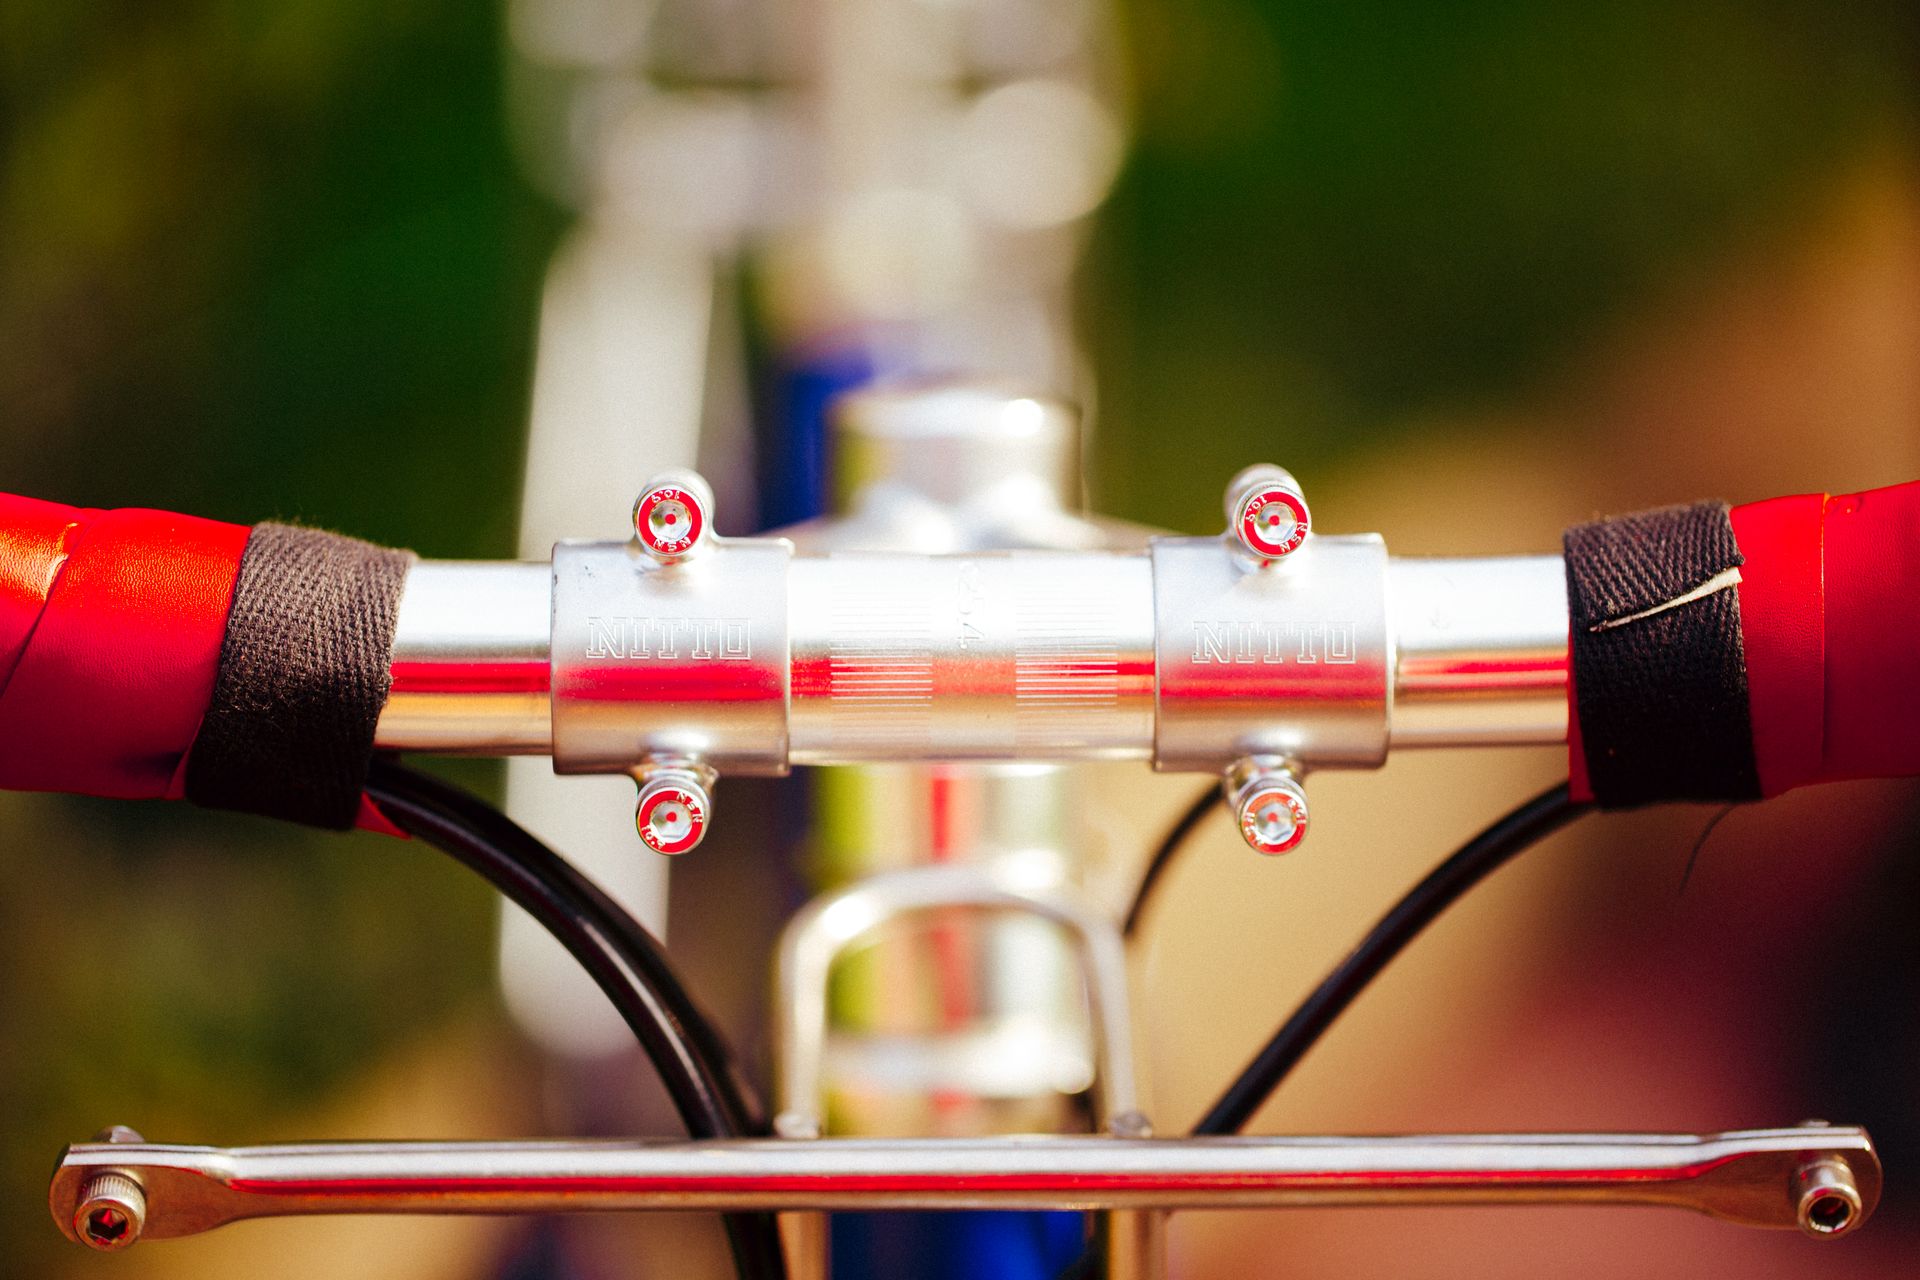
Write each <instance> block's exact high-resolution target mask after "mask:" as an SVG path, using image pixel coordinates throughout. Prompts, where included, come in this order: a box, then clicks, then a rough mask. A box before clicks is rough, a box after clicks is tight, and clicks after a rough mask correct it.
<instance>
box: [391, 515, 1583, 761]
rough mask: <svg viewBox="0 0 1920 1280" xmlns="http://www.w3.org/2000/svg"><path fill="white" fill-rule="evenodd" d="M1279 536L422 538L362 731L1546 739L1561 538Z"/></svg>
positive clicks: (844, 757) (407, 740)
mask: <svg viewBox="0 0 1920 1280" xmlns="http://www.w3.org/2000/svg"><path fill="white" fill-rule="evenodd" d="M736 557H738V559H739V560H740V561H741V562H743V563H739V564H736V563H735V561H736ZM1300 559H1301V563H1300V564H1299V565H1295V566H1289V576H1288V577H1287V578H1285V579H1275V580H1272V581H1268V580H1265V579H1262V578H1259V577H1256V576H1253V575H1252V574H1251V573H1250V572H1249V571H1247V570H1245V569H1243V568H1242V567H1241V566H1239V565H1238V564H1237V563H1236V557H1235V555H1234V553H1233V552H1232V550H1231V549H1229V548H1228V547H1227V546H1226V545H1224V544H1223V543H1222V542H1221V541H1220V540H1219V539H1187V538H1171V539H1164V540H1156V543H1155V546H1154V548H1153V550H1151V551H1143V552H1139V553H1120V552H1003V553H996V554H989V555H966V556H915V555H891V554H889V555H881V554H835V555H824V556H810V555H790V554H789V553H788V551H787V550H786V548H785V547H783V546H781V545H779V544H778V543H775V542H773V541H771V540H765V539H753V540H747V541H742V542H732V541H728V542H725V543H724V544H722V545H721V546H718V547H716V548H714V550H713V554H712V559H711V561H710V562H709V563H707V564H688V565H686V566H676V567H673V568H671V569H669V570H667V571H666V572H664V573H663V572H659V571H656V570H655V569H654V568H653V566H651V565H650V564H649V563H648V562H646V561H645V560H644V559H642V558H640V557H639V556H637V555H636V554H635V553H633V552H632V551H631V550H630V549H629V548H627V547H625V546H624V545H619V544H612V545H601V546H566V545H563V546H562V548H561V549H560V552H559V554H558V555H557V556H556V561H555V564H554V565H553V566H551V567H550V566H548V565H546V564H542V563H537V562H528V563H467V562H437V561H423V562H421V563H420V564H419V565H417V566H415V568H414V570H413V572H412V574H411V576H410V577H409V578H408V581H407V586H406V591H405V594H404V595H403V596H402V598H401V602H400V610H399V618H398V625H397V629H396V632H395V637H394V649H393V662H392V677H393V691H392V694H391V696H390V697H389V699H388V701H387V705H386V708H385V710H384V711H383V712H382V713H381V716H380V726H379V743H380V745H381V746H382V747H386V748H391V749H394V750H401V751H433V752H450V753H465V754H483V755H545V754H553V755H555V756H556V759H557V760H559V761H560V762H561V767H562V768H566V769H573V770H583V769H594V768H610V769H624V768H626V767H630V766H631V765H632V764H633V763H634V756H633V754H632V746H631V744H632V743H649V742H650V743H651V746H652V749H654V750H657V751H661V752H664V753H670V754H672V753H678V754H684V755H688V756H693V757H697V758H706V759H711V760H713V761H714V763H715V764H716V765H718V766H719V767H721V768H722V769H723V770H724V769H726V768H728V767H729V766H731V767H734V768H741V767H745V768H746V769H749V770H751V771H756V772H767V771H776V770H782V769H784V768H785V767H786V766H787V765H789V764H808V765H812V764H849V763H863V762H888V761H904V760H956V759H964V760H1010V759H1019V760H1087V759H1140V760H1157V761H1158V762H1160V763H1161V764H1162V765H1163V766H1165V767H1175V768H1207V769H1216V768H1221V767H1224V766H1225V765H1226V764H1227V763H1228V762H1230V761H1231V760H1233V759H1235V758H1236V757H1238V756H1242V755H1252V754H1274V755H1285V756H1289V757H1292V758H1298V759H1301V760H1303V761H1304V762H1307V763H1310V764H1314V765H1331V764H1362V765H1364V764H1377V763H1378V762H1379V760H1380V758H1381V756H1382V755H1383V754H1384V752H1385V751H1386V749H1387V748H1388V747H1394V748H1400V747H1423V746H1425V747H1431V746H1462V745H1510V744H1520V743H1550V742H1560V741H1564V740H1565V738H1566V732H1567V701H1566V670H1567V661H1566V659H1567V645H1566V635H1567V613H1566V588H1565V583H1564V577H1563V570H1562V564H1561V560H1560V558H1559V557H1558V556H1524V557H1490V558H1483V559H1411V560H1409V559H1389V558H1388V557H1387V556H1386V555H1385V554H1384V553H1383V552H1382V551H1381V550H1380V549H1379V545H1378V543H1377V542H1376V541H1375V540H1373V539H1331V538H1321V537H1315V538H1314V539H1312V540H1310V542H1309V545H1308V546H1307V547H1306V548H1305V549H1303V551H1302V552H1301V553H1300ZM1349 569H1351V570H1352V572H1344V571H1346V570H1349ZM696 575H699V576H698V577H696ZM583 582H584V583H589V584H591V586H590V588H589V589H590V590H592V591H593V592H595V593H597V594H594V595H591V596H583V595H582V594H581V592H582V583H583ZM563 610H564V612H562V611H563ZM555 636H558V637H559V640H558V643H557V644H556V643H555V641H554V639H553V637H555ZM623 671H634V672H637V673H640V675H642V676H643V677H644V678H643V679H638V680H624V679H622V672H623ZM743 703H744V704H746V706H747V707H750V708H752V710H747V711H742V710H740V709H739V708H740V707H741V705H742V704H743ZM557 704H558V705H557ZM583 707H584V709H583ZM1282 708H1285V709H1286V710H1284V711H1283V710H1281V709H1282ZM576 717H585V718H586V719H587V720H588V726H587V728H586V730H585V732H581V731H579V730H578V729H577V728H576V726H575V725H574V723H573V720H574V719H575V718H576ZM556 729H557V730H558V734H559V736H558V737H557V738H556Z"/></svg>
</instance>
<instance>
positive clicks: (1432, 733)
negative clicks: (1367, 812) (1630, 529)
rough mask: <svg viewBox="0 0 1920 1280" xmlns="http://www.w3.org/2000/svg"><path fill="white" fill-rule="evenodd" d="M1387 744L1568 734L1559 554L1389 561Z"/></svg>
mask: <svg viewBox="0 0 1920 1280" xmlns="http://www.w3.org/2000/svg"><path fill="white" fill-rule="evenodd" d="M1387 581H1388V592H1387V595H1388V600H1389V601H1390V605H1389V607H1390V610H1391V618H1392V626H1393V639H1394V699H1393V718H1392V725H1391V728H1392V739H1393V745H1394V746H1395V747H1396V748H1398V747H1473V746H1508V745H1518V744H1523V743H1553V742H1564V741H1566V738H1567V580H1566V568H1565V564H1564V562H1563V561H1562V560H1561V558H1560V557H1559V556H1485V557H1479V558H1471V559H1469V558H1464V557H1461V558H1451V559H1442V558H1435V559H1420V558H1415V559H1394V560H1391V561H1389V562H1388V566H1387Z"/></svg>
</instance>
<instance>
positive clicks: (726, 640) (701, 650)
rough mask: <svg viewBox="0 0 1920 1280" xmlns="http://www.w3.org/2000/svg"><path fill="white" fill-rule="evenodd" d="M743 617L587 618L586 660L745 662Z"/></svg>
mask: <svg viewBox="0 0 1920 1280" xmlns="http://www.w3.org/2000/svg"><path fill="white" fill-rule="evenodd" d="M747 624H748V620H747V619H746V618H633V617H620V616H605V617H589V618H588V619H587V656H588V657H589V658H643V659H644V658H676V659H677V658H685V659H687V660H689V661H692V662H745V661H747V660H749V659H751V658H752V657H753V639H752V635H751V632H750V630H749V627H748V625H747Z"/></svg>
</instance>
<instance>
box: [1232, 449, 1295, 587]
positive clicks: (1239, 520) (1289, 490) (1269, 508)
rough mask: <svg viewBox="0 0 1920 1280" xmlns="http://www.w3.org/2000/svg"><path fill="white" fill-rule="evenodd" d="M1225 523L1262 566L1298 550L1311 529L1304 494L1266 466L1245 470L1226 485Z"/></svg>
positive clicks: (1290, 478) (1283, 473)
mask: <svg viewBox="0 0 1920 1280" xmlns="http://www.w3.org/2000/svg"><path fill="white" fill-rule="evenodd" d="M1227 524H1228V526H1229V527H1230V528H1231V529H1232V531H1233V536H1234V537H1235V538H1237V539H1239V541H1240V545H1241V546H1242V547H1243V548H1245V549H1246V552H1247V554H1248V555H1251V556H1252V557H1254V559H1256V560H1258V561H1259V562H1260V563H1262V564H1272V563H1273V562H1274V561H1276V560H1284V559H1285V558H1286V557H1288V556H1290V555H1292V554H1293V553H1294V552H1296V551H1298V550H1299V549H1300V548H1301V546H1302V545H1304V544H1305V543H1306V540H1307V534H1308V533H1309V532H1311V531H1312V528H1313V515H1312V513H1311V512H1310V511H1308V509H1307V499H1306V495H1305V494H1303V493H1301V492H1300V485H1299V483H1298V482H1297V481H1296V480H1294V478H1293V476H1292V475H1291V474H1290V473H1289V472H1287V471H1284V470H1282V469H1281V468H1279V467H1276V466H1273V465H1271V464H1269V463H1262V464H1260V465H1258V466H1253V467H1248V468H1247V469H1246V470H1245V471H1242V472H1241V473H1240V474H1239V475H1237V476H1235V477H1234V478H1233V479H1232V481H1231V482H1229V483H1228V485H1227Z"/></svg>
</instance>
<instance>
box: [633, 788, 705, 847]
mask: <svg viewBox="0 0 1920 1280" xmlns="http://www.w3.org/2000/svg"><path fill="white" fill-rule="evenodd" d="M703 774H704V775H705V776H703ZM711 777H712V775H711V772H710V771H705V770H696V769H692V768H674V767H667V768H653V769H649V770H645V771H643V772H642V773H641V775H640V804H639V807H638V808H637V809H636V810H635V812H634V825H635V826H636V827H637V828H638V829H639V831H640V838H641V839H642V840H644V841H646V842H647V848H649V849H651V850H653V851H654V852H655V853H667V854H673V853H685V852H686V851H687V850H689V849H691V848H693V847H694V846H695V845H697V844H699V843H700V842H701V841H702V840H703V839H705V838H706V834H707V823H708V822H709V821H710V820H711V819H712V816H713V793H712V781H711Z"/></svg>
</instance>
